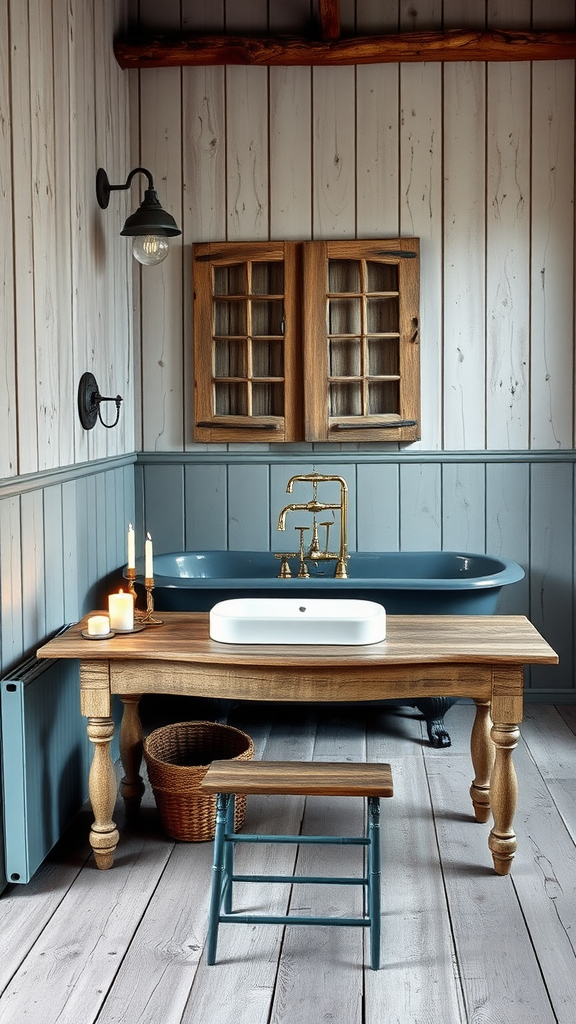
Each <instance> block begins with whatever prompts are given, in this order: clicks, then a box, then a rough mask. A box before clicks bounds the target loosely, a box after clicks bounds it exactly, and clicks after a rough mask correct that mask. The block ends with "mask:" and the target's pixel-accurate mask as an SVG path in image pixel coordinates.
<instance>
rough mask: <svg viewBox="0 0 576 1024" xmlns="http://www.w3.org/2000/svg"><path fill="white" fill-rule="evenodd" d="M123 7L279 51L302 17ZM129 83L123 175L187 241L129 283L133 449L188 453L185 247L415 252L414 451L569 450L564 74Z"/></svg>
mask: <svg viewBox="0 0 576 1024" xmlns="http://www.w3.org/2000/svg"><path fill="white" fill-rule="evenodd" d="M137 6H138V11H137V12H136V13H135V15H134V20H135V22H136V21H138V22H139V25H140V27H141V28H142V29H143V30H159V29H160V28H167V29H179V28H180V27H181V26H182V27H183V28H189V29H194V30H198V31H202V30H204V31H208V30H219V29H223V28H224V27H225V28H226V29H228V30H229V31H230V30H235V31H244V32H249V31H267V30H268V29H270V30H271V31H277V32H282V31H284V32H290V31H292V32H295V33H297V32H298V31H302V24H303V23H305V22H306V20H307V19H308V18H309V15H310V10H311V9H313V7H314V5H313V4H308V3H301V4H299V3H294V4H288V3H286V4H277V3H272V2H269V3H267V2H265V0H243V2H241V3H240V2H237V0H226V2H221V3H207V2H199V0H166V2H165V3H163V4H162V5H161V7H159V6H158V4H156V3H155V2H153V0H140V3H139V4H138V5H137ZM341 9H342V19H343V25H344V26H345V27H349V28H350V29H352V30H355V31H357V32H370V31H375V30H378V29H380V30H382V31H388V30H392V31H394V30H396V29H398V28H400V29H401V30H405V31H406V30H410V29H412V28H413V29H429V28H437V29H439V28H442V27H444V28H450V27H475V28H480V29H482V28H493V27H495V28H496V27H497V28H506V27H510V28H516V29H519V28H525V29H530V28H533V29H542V30H544V29H553V28H558V29H560V28H574V25H575V23H576V13H575V5H574V2H573V0H556V2H555V3H554V4H550V3H546V2H544V0H508V2H504V3H502V2H500V0H498V2H496V0H494V2H487V3H486V4H479V3H476V2H463V0H444V3H443V4H439V3H437V0H421V2H417V3H410V4H407V3H404V2H401V0H399V2H398V3H397V4H396V5H395V4H394V3H388V4H382V3H381V2H375V0H372V2H367V0H356V2H355V3H354V0H350V2H346V0H343V2H342V4H341ZM133 84H134V89H135V90H136V92H137V94H138V96H139V101H140V102H139V110H140V121H139V139H138V146H139V149H138V156H139V158H140V159H141V160H142V161H143V162H144V163H145V164H146V165H147V166H148V165H150V166H151V167H153V168H154V170H155V174H156V176H157V178H158V182H161V189H162V199H163V200H166V201H167V202H168V204H169V207H170V209H171V210H172V212H173V213H174V214H175V216H176V217H177V219H178V220H179V222H180V224H181V226H182V227H183V235H182V239H181V240H180V244H179V245H178V243H177V244H176V246H175V247H174V252H173V253H171V255H170V257H169V259H168V260H167V261H166V262H165V263H164V264H162V266H161V267H160V268H158V269H156V270H155V271H154V272H153V273H152V272H151V273H149V274H146V275H145V280H144V277H143V279H142V317H141V320H140V322H139V329H140V332H141V335H140V336H141V358H142V374H143V407H142V418H141V424H140V431H141V439H142V448H143V449H144V450H145V451H155V452H159V451H179V450H180V451H187V450H188V451H190V450H198V446H195V445H194V444H193V442H192V415H191V414H192V409H191V397H192V377H191V365H190V355H189V353H190V343H191V338H192V330H193V326H192V323H191V311H190V292H191V268H190V243H192V242H193V241H199V240H202V241H206V240H218V239H234V240H240V239H255V238H259V239H267V238H285V237H287V238H322V237H340V238H345V237H378V236H395V235H396V234H398V233H401V234H406V235H416V236H418V237H420V238H421V239H422V276H421V293H422V309H421V314H422V316H421V319H422V330H421V352H422V380H423V389H422V394H423V408H422V440H421V441H420V442H419V443H417V444H414V445H411V446H410V450H411V451H412V452H413V453H414V454H416V453H417V451H418V450H421V451H433V450H434V451H441V450H452V451H458V450H464V451H482V450H491V449H503V450H514V449H520V450H526V449H542V450H546V449H550V450H557V449H570V448H572V447H573V444H574V372H573V362H574V89H575V80H574V61H558V62H534V63H533V64H529V63H524V62H521V63H505V64H499V63H494V64H484V63H472V62H466V63H447V64H444V65H442V64H437V63H426V64H404V65H381V66H376V65H368V66H364V67H357V68H352V67H343V68H269V69H266V68H261V67H252V68H250V67H249V68H246V67H229V68H224V67H217V68H198V69H196V68H183V69H154V70H145V71H141V72H139V74H138V76H136V75H135V76H134V79H133ZM152 112H153V113H152ZM182 292H183V293H184V294H182ZM343 447H344V446H343ZM346 447H348V450H349V446H346ZM381 447H382V446H381ZM394 447H395V446H394ZM388 448H389V449H391V448H392V446H391V445H389V446H388Z"/></svg>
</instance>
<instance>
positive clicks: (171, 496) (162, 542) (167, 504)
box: [136, 465, 185, 558]
mask: <svg viewBox="0 0 576 1024" xmlns="http://www.w3.org/2000/svg"><path fill="white" fill-rule="evenodd" d="M144 501H145V505H144V509H145V519H144V530H143V533H150V534H151V536H152V540H153V542H154V550H155V551H156V552H157V553H158V554H159V553H160V552H162V551H183V550H184V542H185V537H184V471H183V468H182V466H177V465H176V466H173V465H167V466H162V465H160V466H149V467H148V469H147V472H146V478H145V484H144ZM137 544H138V548H139V550H138V552H137V555H136V557H137V558H143V557H144V536H142V537H141V538H140V539H139V541H137Z"/></svg>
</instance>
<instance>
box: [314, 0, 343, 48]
mask: <svg viewBox="0 0 576 1024" xmlns="http://www.w3.org/2000/svg"><path fill="white" fill-rule="evenodd" d="M318 10H319V13H320V34H321V36H322V39H338V36H339V35H340V0H318Z"/></svg>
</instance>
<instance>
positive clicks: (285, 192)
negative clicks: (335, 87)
mask: <svg viewBox="0 0 576 1024" xmlns="http://www.w3.org/2000/svg"><path fill="white" fill-rule="evenodd" d="M311 102H312V72H311V69H310V68H270V237H271V238H288V239H291V238H306V237H310V235H311V230H312V194H311V189H312V162H311V147H312V140H311V137H310V132H309V131H305V132H303V131H302V126H303V125H309V124H310V111H311Z"/></svg>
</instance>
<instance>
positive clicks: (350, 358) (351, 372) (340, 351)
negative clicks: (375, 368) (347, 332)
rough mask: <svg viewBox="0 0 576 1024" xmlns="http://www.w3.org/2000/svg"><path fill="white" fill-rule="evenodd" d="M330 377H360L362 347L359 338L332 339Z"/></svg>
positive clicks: (330, 345)
mask: <svg viewBox="0 0 576 1024" xmlns="http://www.w3.org/2000/svg"><path fill="white" fill-rule="evenodd" d="M329 356H330V376H331V377H359V376H360V375H361V373H362V347H361V344H360V339H359V338H354V339H350V338H331V340H330V343H329Z"/></svg>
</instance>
